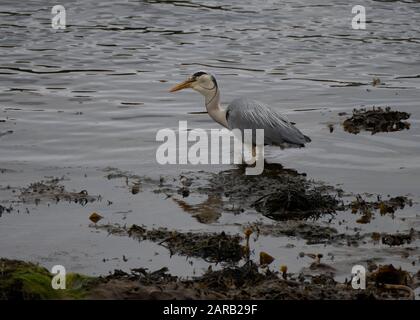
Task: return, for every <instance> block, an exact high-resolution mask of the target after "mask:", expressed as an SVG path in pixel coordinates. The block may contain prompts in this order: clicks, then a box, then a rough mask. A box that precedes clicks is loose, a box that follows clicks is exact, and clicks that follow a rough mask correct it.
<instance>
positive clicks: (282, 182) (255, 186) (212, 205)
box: [155, 164, 340, 223]
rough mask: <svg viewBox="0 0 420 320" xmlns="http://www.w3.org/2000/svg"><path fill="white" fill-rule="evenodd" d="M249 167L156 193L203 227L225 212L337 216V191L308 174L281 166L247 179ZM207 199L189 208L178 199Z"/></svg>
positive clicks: (194, 176) (198, 176)
mask: <svg viewBox="0 0 420 320" xmlns="http://www.w3.org/2000/svg"><path fill="white" fill-rule="evenodd" d="M244 170H245V167H244V166H239V167H238V168H235V169H230V170H225V171H222V172H220V173H203V172H198V173H189V174H188V184H186V183H185V176H181V177H180V179H179V184H180V186H179V187H176V186H172V185H167V184H166V185H165V186H162V187H160V188H159V189H157V190H155V192H157V193H164V194H166V195H167V196H168V197H170V198H172V199H173V201H175V202H176V203H177V204H178V205H179V206H180V208H182V209H183V210H185V211H186V212H188V213H190V214H192V215H193V216H194V217H196V218H197V219H198V220H199V221H200V222H202V223H212V222H215V221H217V219H218V218H219V217H220V216H221V214H222V213H223V212H233V213H241V212H243V211H245V210H249V209H256V210H257V211H258V212H261V213H262V214H264V215H266V216H267V217H270V218H272V219H275V220H288V219H306V218H309V217H318V216H320V215H321V214H326V213H333V212H334V211H335V210H336V209H338V208H339V201H338V200H337V199H336V197H335V196H333V195H331V193H336V194H337V193H339V192H340V191H339V190H337V189H334V188H333V187H329V186H324V185H321V184H320V183H316V182H314V181H310V180H308V179H306V176H305V175H304V174H299V173H297V172H296V171H294V170H290V169H285V168H283V167H282V166H281V165H279V164H266V165H265V169H264V172H263V173H262V174H261V175H259V176H247V175H246V174H245V172H244ZM178 194H181V195H183V196H184V197H188V196H189V195H197V194H198V195H206V197H207V199H206V200H205V201H203V202H202V203H199V204H194V205H193V204H188V203H187V202H186V201H185V200H179V199H176V197H175V196H176V195H178Z"/></svg>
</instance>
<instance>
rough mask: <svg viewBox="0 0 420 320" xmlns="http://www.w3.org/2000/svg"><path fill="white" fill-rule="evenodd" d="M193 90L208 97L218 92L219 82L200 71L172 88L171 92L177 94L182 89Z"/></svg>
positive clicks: (207, 73) (210, 75)
mask: <svg viewBox="0 0 420 320" xmlns="http://www.w3.org/2000/svg"><path fill="white" fill-rule="evenodd" d="M186 88H191V89H193V90H195V91H198V92H200V93H201V94H202V95H204V96H206V95H208V94H209V93H212V92H214V91H215V90H217V82H216V79H215V77H214V76H213V75H212V74H210V73H209V72H206V71H198V72H196V73H194V74H193V75H192V76H190V77H189V78H188V79H187V80H185V81H184V82H181V83H179V84H177V85H176V86H174V87H172V88H171V89H170V90H169V92H175V91H179V90H182V89H186Z"/></svg>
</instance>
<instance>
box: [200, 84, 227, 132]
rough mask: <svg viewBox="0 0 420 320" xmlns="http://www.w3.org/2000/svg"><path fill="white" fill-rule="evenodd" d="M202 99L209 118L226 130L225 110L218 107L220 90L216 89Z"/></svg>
mask: <svg viewBox="0 0 420 320" xmlns="http://www.w3.org/2000/svg"><path fill="white" fill-rule="evenodd" d="M204 97H205V102H206V109H207V113H208V114H209V116H210V117H212V118H213V120H214V121H216V122H217V123H219V124H221V125H222V126H224V127H226V128H227V127H228V124H227V121H226V110H223V109H222V108H221V106H220V90H219V89H218V88H216V89H215V90H212V91H210V92H209V93H208V94H205V95H204Z"/></svg>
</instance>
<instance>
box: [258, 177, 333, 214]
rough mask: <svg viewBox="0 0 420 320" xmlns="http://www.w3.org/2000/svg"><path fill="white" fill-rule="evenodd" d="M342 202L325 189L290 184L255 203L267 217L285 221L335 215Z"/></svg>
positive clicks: (304, 184)
mask: <svg viewBox="0 0 420 320" xmlns="http://www.w3.org/2000/svg"><path fill="white" fill-rule="evenodd" d="M339 205H340V201H338V200H337V198H336V197H335V196H333V195H331V194H329V193H328V192H326V190H325V188H323V187H318V186H311V187H310V186H307V185H306V183H302V184H294V185H292V184H289V185H287V186H284V187H283V188H277V190H276V192H274V193H270V194H267V195H265V196H263V197H261V198H260V199H258V200H257V201H255V203H254V207H255V209H256V210H257V211H259V212H261V213H262V214H264V215H265V216H267V217H269V218H271V219H274V220H278V221H285V220H290V219H307V218H318V217H319V216H320V215H322V214H333V213H334V212H335V211H336V210H337V209H338V207H339Z"/></svg>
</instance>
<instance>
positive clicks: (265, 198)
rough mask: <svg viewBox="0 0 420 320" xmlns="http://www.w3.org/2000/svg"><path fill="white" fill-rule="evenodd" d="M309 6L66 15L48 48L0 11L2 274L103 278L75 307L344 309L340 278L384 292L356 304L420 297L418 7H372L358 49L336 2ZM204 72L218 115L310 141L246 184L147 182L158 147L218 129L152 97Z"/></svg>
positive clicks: (26, 14) (28, 27)
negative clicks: (115, 296)
mask: <svg viewBox="0 0 420 320" xmlns="http://www.w3.org/2000/svg"><path fill="white" fill-rule="evenodd" d="M319 5H320V6H315V7H314V4H313V3H311V5H308V4H307V3H305V2H303V1H302V2H300V1H293V2H290V3H284V4H275V3H272V2H267V3H266V4H261V3H258V4H256V3H254V2H253V1H237V2H236V1H234V2H233V3H231V4H225V3H220V5H215V4H214V3H213V2H212V3H211V4H210V3H208V2H206V1H201V0H200V1H193V2H189V1H188V2H185V3H184V2H183V4H182V5H180V4H179V3H178V2H166V1H165V2H160V1H138V2H135V3H134V2H133V3H131V2H128V3H124V4H122V3H121V4H115V3H113V4H112V5H111V3H107V2H104V3H103V4H101V5H100V6H98V5H97V4H96V3H95V2H94V1H74V2H69V6H70V8H69V12H70V13H69V17H68V21H71V22H69V24H71V27H70V26H69V27H68V28H67V29H66V31H65V32H62V33H58V32H52V31H51V30H50V28H49V25H50V20H49V18H50V8H49V7H48V6H49V4H47V3H46V2H45V1H33V2H32V3H31V7H30V8H29V7H27V6H25V5H24V4H23V3H15V2H14V1H13V2H10V3H8V2H7V1H6V2H4V1H3V2H2V4H1V5H0V7H1V10H0V16H1V22H0V28H1V30H2V32H3V33H2V34H3V35H5V36H4V37H3V38H1V39H0V52H1V53H2V54H1V55H0V257H3V258H9V259H18V260H22V261H31V262H34V263H39V264H40V265H41V266H44V267H46V268H47V269H49V270H51V267H52V266H53V265H57V264H61V265H64V266H65V267H66V269H67V271H68V272H73V273H77V274H79V275H83V276H80V277H82V278H85V277H86V278H90V277H94V279H97V278H98V277H102V278H101V280H100V283H97V282H94V283H95V285H94V287H95V289H97V290H96V291H95V293H93V292H94V291H89V293H90V294H92V297H101V296H104V295H106V293H107V292H109V290H107V288H109V286H114V287H115V288H120V289H119V291H118V292H119V294H120V296H119V297H134V298H141V297H145V298H147V297H151V296H150V294H151V293H150V292H155V293H153V295H157V296H158V297H164V294H163V293H156V288H155V286H156V285H157V284H158V283H159V285H162V283H163V285H164V287H165V288H167V289H168V290H166V291H167V292H169V293H168V294H169V297H170V294H175V293H173V292H172V291H171V290H172V289H170V288H174V287H176V286H180V287H181V288H183V289H182V290H180V291H177V292H176V294H178V295H179V294H180V292H182V293H183V294H184V295H185V297H196V298H198V297H202V298H204V297H216V298H217V297H219V298H221V297H227V298H235V297H237V298H264V297H265V298H282V297H283V298H320V297H323V296H324V295H325V297H331V298H333V297H336V298H346V297H347V298H357V296H356V295H357V292H353V291H352V290H351V289H350V288H351V286H350V284H348V280H349V279H350V273H351V268H352V266H353V265H355V264H362V265H364V266H366V267H367V268H368V267H369V268H370V270H369V272H370V273H371V274H372V275H375V271H376V272H378V271H379V270H382V271H383V270H385V271H387V272H389V273H391V274H394V278H392V277H390V278H389V277H388V278H387V277H386V279H385V280H377V276H375V277H373V278H371V281H370V283H371V285H372V287H370V289H369V290H367V291H366V292H365V293H364V297H368V296H370V295H371V294H372V296H373V297H377V298H380V297H388V298H392V297H394V298H397V297H398V298H408V297H410V295H411V293H410V291H409V290H408V289H407V288H403V289H401V288H393V287H392V286H391V287H390V288H388V287H387V288H386V286H385V285H401V286H406V287H409V288H411V290H414V292H415V294H417V296H418V287H417V282H416V276H417V274H418V269H419V268H418V265H419V263H420V260H419V259H420V250H419V244H420V239H419V230H420V219H419V214H420V205H419V201H420V193H419V190H420V189H419V186H420V185H419V181H420V143H419V136H420V126H419V123H420V122H419V116H420V113H419V108H418V107H419V105H418V103H419V102H418V101H419V99H418V98H419V92H420V78H419V76H418V75H419V74H420V69H419V65H420V63H419V58H418V52H419V51H420V37H419V34H420V30H419V26H418V23H416V21H419V18H420V8H419V5H418V4H417V3H402V2H376V1H372V2H371V5H372V8H374V10H372V12H371V13H370V16H371V19H372V22H371V23H369V24H368V28H369V30H368V31H366V32H364V31H360V30H359V31H357V30H352V29H351V28H349V25H350V18H351V16H350V12H351V6H350V5H349V4H348V3H347V2H341V1H336V2H334V3H331V4H328V5H326V4H324V3H319ZM321 5H322V6H321ZM73 6H74V8H73ZM72 8H73V9H72ZM70 9H72V10H70ZM16 12H17V13H16ZM19 13H20V14H19ZM221 15H223V19H221ZM185 17H194V18H193V19H187V20H185ZM184 21H188V25H186V24H185V23H184ZM220 21H224V22H223V23H221V22H220ZM209 26H213V27H209ZM87 44H89V45H87ZM372 61H375V63H372ZM203 68H205V69H208V70H210V71H212V72H214V73H216V76H217V79H218V81H219V85H220V88H221V91H222V101H223V102H224V103H228V102H230V101H231V100H232V99H233V98H236V97H238V96H249V97H253V98H256V99H258V100H261V101H263V102H265V103H266V104H268V105H270V106H272V107H273V108H275V109H277V110H279V111H281V112H283V113H284V114H286V115H287V116H288V117H289V118H290V120H291V121H293V122H295V123H296V125H297V127H298V128H299V129H301V130H302V131H303V132H304V133H305V134H307V135H309V136H310V137H311V138H312V142H311V143H310V144H309V145H308V146H307V148H305V149H300V150H283V151H281V150H278V149H276V148H266V160H267V164H266V168H265V171H264V173H263V175H261V176H257V177H250V176H245V175H244V168H243V167H241V166H231V165H218V166H204V165H202V166H192V165H167V166H160V165H158V164H157V162H156V159H155V152H156V149H157V147H158V146H159V143H158V142H156V140H155V136H156V132H157V130H159V129H162V128H173V129H175V130H177V128H178V121H179V120H187V121H188V126H189V128H203V129H205V130H209V129H212V128H217V125H216V124H214V123H213V122H212V121H211V119H210V118H209V117H208V115H207V114H202V113H199V112H200V111H203V110H204V105H203V102H202V101H201V98H200V97H198V96H197V95H195V94H192V93H191V94H188V93H185V94H180V95H175V96H174V95H170V94H168V93H167V90H168V88H169V87H170V85H171V84H172V83H175V82H177V81H179V80H182V79H183V78H184V77H185V76H186V75H187V74H190V73H192V72H194V71H197V70H198V69H203ZM375 79H376V80H375ZM377 79H380V81H378V80H377ZM387 107H390V109H387ZM348 119H351V120H349V121H350V122H347V124H346V121H347V120H348ZM346 128H347V131H346ZM349 128H350V130H348V129H349ZM356 132H357V133H358V134H352V133H356ZM372 133H374V134H372ZM94 212H95V213H97V214H99V215H100V216H101V217H102V218H101V219H100V220H98V221H96V223H95V222H94V221H91V220H89V217H90V216H91V215H92V213H94ZM249 232H250V234H249ZM247 234H249V236H247ZM247 237H248V240H247ZM261 252H265V253H267V254H268V255H269V256H271V257H273V258H274V260H273V261H272V262H271V263H270V264H269V265H268V267H267V268H261V267H260V266H259V264H260V261H259V257H260V254H261ZM319 257H322V258H319ZM7 263H8V262H7ZM7 263H6V264H7ZM11 265H12V267H11V269H16V268H17V266H18V265H19V263H17V264H11ZM390 265H392V266H393V268H394V267H395V269H396V270H399V269H400V268H401V270H402V271H401V272H403V274H404V275H403V276H401V275H398V276H397V278H398V279H399V280H398V281H396V280H395V273H397V274H399V273H398V272H395V271H394V270H393V269H392V268H391V267H390ZM141 268H143V269H141ZM162 268H167V269H168V270H167V271H166V270H163V269H162ZM384 268H385V269H384ZM136 269H137V270H140V269H141V270H143V271H137V273H136V272H135V271H134V274H133V273H132V272H133V271H132V270H136ZM115 270H119V271H118V272H115ZM159 270H160V271H159ZM162 270H163V271H162ZM267 270H269V271H267ZM281 270H283V271H281ZM284 270H287V271H285V272H284ZM10 272H12V271H10ZM154 272H156V273H154ZM284 273H285V274H286V279H284V278H283V275H284ZM153 274H154V275H153ZM169 275H170V276H169ZM138 279H143V280H141V281H143V282H141V288H139V290H140V291H139V294H138V295H137V296H130V293H129V291H130V290H128V289H127V288H129V287H131V286H134V287H139V282H138ZM194 279H195V280H194ZM301 279H303V280H302V281H301ZM346 279H347V282H346ZM379 279H381V278H380V277H379ZM248 280H249V282H246V281H248ZM95 281H96V280H95ZM377 282H378V283H377ZM230 283H232V284H233V285H231V286H230V285H228V284H230ZM321 284H322V286H323V287H324V288H325V290H326V291H325V292H321V291H319V290H320V289H319V288H320V287H322V286H321ZM377 284H378V285H377ZM379 284H381V286H382V287H381V286H379ZM201 286H204V287H206V288H207V289H208V292H207V293H200V292H199V291H198V289H197V287H201ZM212 286H213V287H212ZM229 286H230V287H229ZM305 286H306V287H307V290H306V291H305V290H304V288H305ZM227 287H229V289H228V290H227ZM240 287H243V288H246V289H247V290H245V291H246V292H247V293H246V294H245V293H243V292H240V289H239V288H240ZM89 288H92V287H89ZM267 288H273V291H272V292H273V293H272V295H270V294H268V293H267V291H269V290H268V289H267ZM143 290H145V291H143ZM416 290H417V291H416ZM303 291H305V292H307V295H306V296H305V294H304V293H303ZM171 292H172V293H171ZM15 293H16V292H15ZM16 294H18V293H16ZM82 296H83V297H86V296H87V295H86V292H85V291H84V292H83V293H81V292H76V293H74V295H73V297H76V298H77V297H82ZM181 296H182V295H181Z"/></svg>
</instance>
